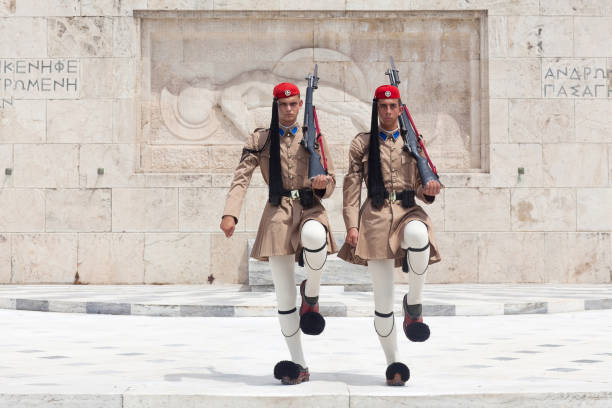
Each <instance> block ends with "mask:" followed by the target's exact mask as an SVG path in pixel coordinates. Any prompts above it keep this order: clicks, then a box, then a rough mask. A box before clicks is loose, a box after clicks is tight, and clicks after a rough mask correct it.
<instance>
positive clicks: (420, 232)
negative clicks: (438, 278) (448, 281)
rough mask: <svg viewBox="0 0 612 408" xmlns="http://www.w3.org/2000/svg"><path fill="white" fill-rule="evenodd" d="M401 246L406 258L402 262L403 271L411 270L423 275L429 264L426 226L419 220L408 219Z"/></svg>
mask: <svg viewBox="0 0 612 408" xmlns="http://www.w3.org/2000/svg"><path fill="white" fill-rule="evenodd" d="M401 246H402V248H403V249H405V250H406V258H405V259H404V260H403V262H402V270H403V271H404V272H409V271H412V272H413V273H415V274H417V275H424V274H425V272H427V266H428V265H429V234H428V233H427V226H426V225H425V224H424V223H422V222H421V221H410V222H409V223H408V224H406V226H405V227H404V237H403V239H402V244H401Z"/></svg>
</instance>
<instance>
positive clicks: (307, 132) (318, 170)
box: [300, 64, 327, 180]
mask: <svg viewBox="0 0 612 408" xmlns="http://www.w3.org/2000/svg"><path fill="white" fill-rule="evenodd" d="M317 72H318V66H317V64H315V69H314V74H312V75H311V74H308V76H307V77H306V80H307V81H308V87H307V88H306V108H305V109H304V126H303V127H302V131H303V133H304V138H303V139H302V141H301V142H300V143H301V144H302V146H304V148H305V149H306V150H308V153H310V161H309V163H308V178H310V179H311V180H312V179H313V178H315V177H316V176H318V175H321V174H323V175H326V174H327V160H326V159H325V152H323V145H322V143H321V130H320V129H319V118H318V117H317V110H316V108H315V107H314V105H313V104H312V94H313V92H314V90H315V89H317V87H318V86H317V84H318V82H319V77H318V76H317ZM319 146H320V147H321V154H322V155H323V164H324V166H322V165H321V156H319V153H318V152H317V150H316V149H317V147H319Z"/></svg>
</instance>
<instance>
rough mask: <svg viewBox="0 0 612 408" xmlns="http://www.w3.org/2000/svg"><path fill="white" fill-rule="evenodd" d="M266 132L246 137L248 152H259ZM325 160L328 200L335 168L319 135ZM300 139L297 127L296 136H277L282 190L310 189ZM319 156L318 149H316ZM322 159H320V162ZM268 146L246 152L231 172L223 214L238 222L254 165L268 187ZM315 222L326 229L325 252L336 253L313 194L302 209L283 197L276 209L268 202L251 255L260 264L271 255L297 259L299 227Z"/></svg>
mask: <svg viewBox="0 0 612 408" xmlns="http://www.w3.org/2000/svg"><path fill="white" fill-rule="evenodd" d="M268 133H269V129H257V130H255V132H254V133H253V134H252V135H251V136H250V137H249V140H247V143H246V145H245V147H246V148H247V149H251V150H259V149H261V148H262V147H263V146H264V145H265V144H266V140H267V139H268ZM321 138H322V141H323V148H324V153H325V158H326V159H327V167H328V174H329V175H330V176H331V181H330V182H329V183H328V184H327V188H326V190H325V194H324V195H323V197H322V198H327V197H329V196H330V195H331V194H332V192H333V191H334V188H335V186H336V176H335V174H334V167H333V164H332V162H331V158H330V155H329V148H328V147H327V143H326V141H325V138H324V137H323V136H322V137H321ZM301 140H302V129H301V127H299V126H298V130H297V132H296V133H295V134H292V133H291V132H287V135H285V136H280V157H281V172H282V181H283V187H284V188H285V189H286V190H297V189H302V188H309V187H310V186H311V183H310V179H309V178H308V161H309V157H310V156H309V153H308V152H307V151H306V149H304V147H302V146H301V145H300V141H301ZM318 152H319V155H321V150H320V148H319V149H318ZM322 159H323V157H321V161H322ZM269 160H270V143H268V144H267V145H265V148H264V149H263V150H262V151H261V152H259V153H250V152H245V153H244V154H243V156H242V159H241V161H240V164H239V165H238V167H237V168H236V171H235V173H234V180H233V182H232V185H231V187H230V189H229V192H228V193H227V199H226V201H225V209H224V210H223V215H231V216H234V217H235V218H236V219H238V216H239V214H240V209H241V208H242V202H243V201H244V196H245V194H246V190H247V187H248V186H249V183H250V181H251V176H252V175H253V171H254V170H255V168H256V167H257V166H259V168H260V169H261V174H262V175H263V178H264V180H265V182H266V183H267V184H269V182H270V168H269ZM311 219H312V220H316V221H319V222H320V223H321V224H323V225H324V226H325V229H326V230H327V252H328V253H336V252H338V247H337V245H336V242H335V241H334V239H333V237H332V234H331V228H330V226H329V221H328V219H327V214H326V212H325V208H323V205H322V204H321V200H320V198H319V197H318V196H317V194H315V204H314V205H313V206H312V207H311V208H308V209H305V208H303V207H302V205H301V204H300V200H299V199H298V200H293V199H291V198H289V197H282V199H281V203H280V205H279V206H273V205H271V204H270V202H269V201H267V202H266V206H265V208H264V211H263V214H262V216H261V221H260V223H259V228H258V230H257V237H256V238H255V244H254V245H253V250H252V252H251V256H252V257H253V258H256V259H259V260H261V261H267V260H268V257H270V256H278V255H290V254H296V259H297V257H298V256H299V253H300V251H301V249H302V247H301V243H300V231H301V229H302V225H303V224H304V223H305V222H306V221H308V220H311Z"/></svg>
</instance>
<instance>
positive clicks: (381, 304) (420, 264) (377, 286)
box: [368, 221, 429, 364]
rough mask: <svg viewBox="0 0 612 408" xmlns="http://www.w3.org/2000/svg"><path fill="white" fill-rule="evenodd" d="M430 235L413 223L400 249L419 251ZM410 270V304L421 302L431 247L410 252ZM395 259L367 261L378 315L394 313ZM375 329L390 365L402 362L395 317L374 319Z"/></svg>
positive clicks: (419, 223)
mask: <svg viewBox="0 0 612 408" xmlns="http://www.w3.org/2000/svg"><path fill="white" fill-rule="evenodd" d="M428 242H429V236H428V234H427V226H425V224H423V223H422V222H421V221H410V222H409V223H408V224H407V225H406V227H405V228H404V236H403V239H402V243H401V246H402V248H403V249H408V248H414V249H420V248H423V247H425V246H426V245H427V243H428ZM408 256H409V258H408V259H409V266H410V271H409V272H408V273H409V276H408V283H409V285H410V291H409V292H408V304H409V305H413V304H418V303H422V293H423V285H424V283H425V275H426V270H427V265H428V264H429V248H427V249H425V250H423V251H420V252H415V251H408ZM394 264H395V261H394V260H393V259H370V260H368V270H369V271H370V273H371V274H372V287H373V291H374V308H375V310H376V312H378V313H379V314H389V313H391V312H393V292H394V285H393V267H394ZM374 328H375V329H376V334H378V340H379V341H380V345H381V346H382V348H383V351H384V353H385V357H386V358H387V364H391V363H394V362H398V361H399V353H398V350H397V329H396V325H395V318H394V316H393V315H391V316H390V317H380V316H375V317H374Z"/></svg>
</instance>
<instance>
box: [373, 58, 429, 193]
mask: <svg viewBox="0 0 612 408" xmlns="http://www.w3.org/2000/svg"><path fill="white" fill-rule="evenodd" d="M389 58H390V59H391V69H388V70H387V72H385V75H388V76H389V81H390V82H391V85H393V86H395V87H396V88H399V87H398V85H399V83H400V79H399V74H398V73H399V71H398V70H397V69H396V68H395V63H394V62H393V57H389ZM399 104H400V109H401V111H402V113H401V115H400V117H399V123H400V132H401V134H402V137H403V138H404V150H405V151H407V152H409V153H410V154H412V156H413V157H414V158H415V159H416V161H417V168H418V169H419V174H420V175H421V182H422V183H423V187H425V185H426V184H427V183H428V182H429V181H431V180H436V181H440V179H439V178H438V171H437V170H436V166H434V164H433V163H432V162H431V159H430V158H429V155H428V154H427V150H425V145H424V144H423V137H422V136H421V134H420V133H419V131H418V130H417V128H416V126H415V124H414V121H413V120H412V116H411V115H410V112H409V111H408V107H407V106H406V105H405V104H403V103H402V100H401V99H400V100H399ZM417 143H418V146H417ZM419 147H420V148H421V150H422V151H423V153H425V157H426V159H425V158H423V156H421V155H420V154H419V151H418V148H419Z"/></svg>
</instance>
